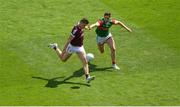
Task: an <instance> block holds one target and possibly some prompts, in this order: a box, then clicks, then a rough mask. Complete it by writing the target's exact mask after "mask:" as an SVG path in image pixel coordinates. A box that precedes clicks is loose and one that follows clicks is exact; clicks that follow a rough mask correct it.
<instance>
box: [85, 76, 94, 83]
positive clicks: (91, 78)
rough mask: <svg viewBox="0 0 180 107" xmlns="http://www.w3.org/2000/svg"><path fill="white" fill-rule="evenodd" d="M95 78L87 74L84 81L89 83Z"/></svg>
mask: <svg viewBox="0 0 180 107" xmlns="http://www.w3.org/2000/svg"><path fill="white" fill-rule="evenodd" d="M94 79H95V76H91V77H90V76H89V77H88V78H86V82H87V83H90V81H92V80H94Z"/></svg>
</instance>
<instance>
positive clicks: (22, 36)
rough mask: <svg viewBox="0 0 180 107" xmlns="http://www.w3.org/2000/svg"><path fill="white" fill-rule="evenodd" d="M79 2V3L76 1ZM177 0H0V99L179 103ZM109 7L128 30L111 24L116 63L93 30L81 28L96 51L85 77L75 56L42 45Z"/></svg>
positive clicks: (0, 102) (64, 37)
mask: <svg viewBox="0 0 180 107" xmlns="http://www.w3.org/2000/svg"><path fill="white" fill-rule="evenodd" d="M79 4H81V5H79ZM179 4H180V1H179V0H113V1H110V0H96V1H91V0H80V1H78V0H75V1H73V2H72V0H13V1H12V0H6V1H4V0H0V13H1V16H0V87H1V88H0V105H96V106H98V105H104V106H106V105H109V106H116V105H146V106H147V105H162V106H172V105H174V106H176V105H180V91H179V90H180V87H179V86H180V78H179V75H180V66H179V65H180V55H179V54H180V36H179V35H180V32H179V26H180V16H179V7H180V6H179ZM105 11H110V12H111V13H112V16H113V17H114V18H115V19H120V20H121V21H122V22H124V23H125V24H127V25H128V26H129V27H130V28H132V29H133V33H128V32H126V31H125V30H123V31H121V30H120V29H121V27H119V26H113V27H112V28H111V32H112V34H113V36H114V38H115V41H116V48H117V63H118V65H119V66H120V67H121V71H113V70H112V69H106V68H108V67H110V66H111V60H110V56H109V54H110V52H109V49H108V48H107V47H106V51H105V53H104V54H102V55H101V54H100V53H99V52H98V50H97V47H96V41H95V32H94V30H92V31H86V32H85V41H84V42H85V49H86V51H87V52H91V53H94V55H95V60H94V61H93V62H92V64H91V66H90V68H91V74H92V75H95V76H96V80H95V81H93V82H92V83H90V84H86V83H85V81H84V75H83V71H82V64H81V62H80V61H79V59H78V58H77V56H76V55H73V56H72V57H71V58H70V59H69V60H68V61H67V62H66V63H63V62H61V61H59V59H58V57H57V56H56V54H55V53H54V51H52V50H51V49H49V48H48V47H47V45H48V44H49V43H51V42H57V43H58V44H59V45H60V47H61V48H63V46H64V44H65V42H66V40H67V38H68V36H69V34H70V31H71V29H72V27H73V25H74V24H75V23H76V22H77V21H78V20H80V19H81V18H82V17H87V18H88V19H89V20H90V23H94V22H95V21H97V19H98V18H101V17H102V15H103V13H104V12H105Z"/></svg>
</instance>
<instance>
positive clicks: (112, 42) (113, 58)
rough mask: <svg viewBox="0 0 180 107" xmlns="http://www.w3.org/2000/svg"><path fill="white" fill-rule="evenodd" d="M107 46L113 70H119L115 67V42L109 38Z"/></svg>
mask: <svg viewBox="0 0 180 107" xmlns="http://www.w3.org/2000/svg"><path fill="white" fill-rule="evenodd" d="M107 44H108V46H109V48H110V49H111V59H112V67H113V68H114V69H117V70H120V68H119V67H118V66H117V65H116V47H115V41H114V39H113V37H110V38H109V39H108V40H107Z"/></svg>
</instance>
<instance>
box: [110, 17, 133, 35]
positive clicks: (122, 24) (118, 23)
mask: <svg viewBox="0 0 180 107" xmlns="http://www.w3.org/2000/svg"><path fill="white" fill-rule="evenodd" d="M113 21H114V24H115V25H120V26H122V27H124V28H125V29H126V30H127V31H129V32H132V30H131V29H130V28H129V27H127V26H126V25H125V24H124V23H122V22H121V21H118V20H113Z"/></svg>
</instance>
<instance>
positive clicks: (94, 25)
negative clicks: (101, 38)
mask: <svg viewBox="0 0 180 107" xmlns="http://www.w3.org/2000/svg"><path fill="white" fill-rule="evenodd" d="M99 25H100V24H99V22H96V23H94V24H92V25H90V26H89V29H92V28H94V27H97V26H99Z"/></svg>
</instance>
